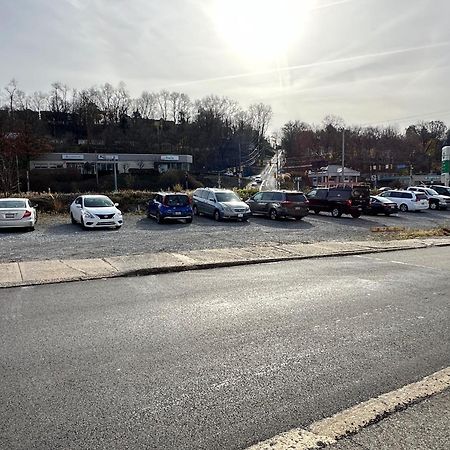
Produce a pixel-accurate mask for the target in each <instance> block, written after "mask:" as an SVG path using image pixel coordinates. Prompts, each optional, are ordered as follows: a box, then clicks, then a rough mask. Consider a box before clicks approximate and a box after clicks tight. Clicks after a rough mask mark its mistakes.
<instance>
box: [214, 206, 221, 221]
mask: <svg viewBox="0 0 450 450" xmlns="http://www.w3.org/2000/svg"><path fill="white" fill-rule="evenodd" d="M213 217H214V220H215V221H216V222H220V212H219V210H218V209H216V210H215V211H214V215H213Z"/></svg>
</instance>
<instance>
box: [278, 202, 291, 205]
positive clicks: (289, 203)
mask: <svg viewBox="0 0 450 450" xmlns="http://www.w3.org/2000/svg"><path fill="white" fill-rule="evenodd" d="M280 204H281V205H283V206H289V205H292V202H288V201H285V202H280Z"/></svg>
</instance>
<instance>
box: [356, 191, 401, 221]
mask: <svg viewBox="0 0 450 450" xmlns="http://www.w3.org/2000/svg"><path fill="white" fill-rule="evenodd" d="M397 212H398V206H397V203H395V202H393V201H392V200H389V199H388V198H386V197H381V196H378V195H371V196H370V203H369V205H368V206H367V208H365V209H364V213H366V214H374V215H376V214H384V215H386V216H390V215H391V214H395V213H397Z"/></svg>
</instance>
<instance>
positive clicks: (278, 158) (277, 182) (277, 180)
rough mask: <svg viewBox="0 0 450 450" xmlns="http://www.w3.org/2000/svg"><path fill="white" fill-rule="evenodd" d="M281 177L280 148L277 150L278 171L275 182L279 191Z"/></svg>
mask: <svg viewBox="0 0 450 450" xmlns="http://www.w3.org/2000/svg"><path fill="white" fill-rule="evenodd" d="M279 175H280V154H279V152H278V148H277V171H276V174H275V181H276V184H277V189H280V182H279V178H278V177H279Z"/></svg>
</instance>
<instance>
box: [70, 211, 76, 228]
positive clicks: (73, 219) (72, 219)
mask: <svg viewBox="0 0 450 450" xmlns="http://www.w3.org/2000/svg"><path fill="white" fill-rule="evenodd" d="M70 221H71V222H72V225H76V224H77V223H78V222H77V221H76V220H75V217H73V214H72V213H70Z"/></svg>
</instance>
